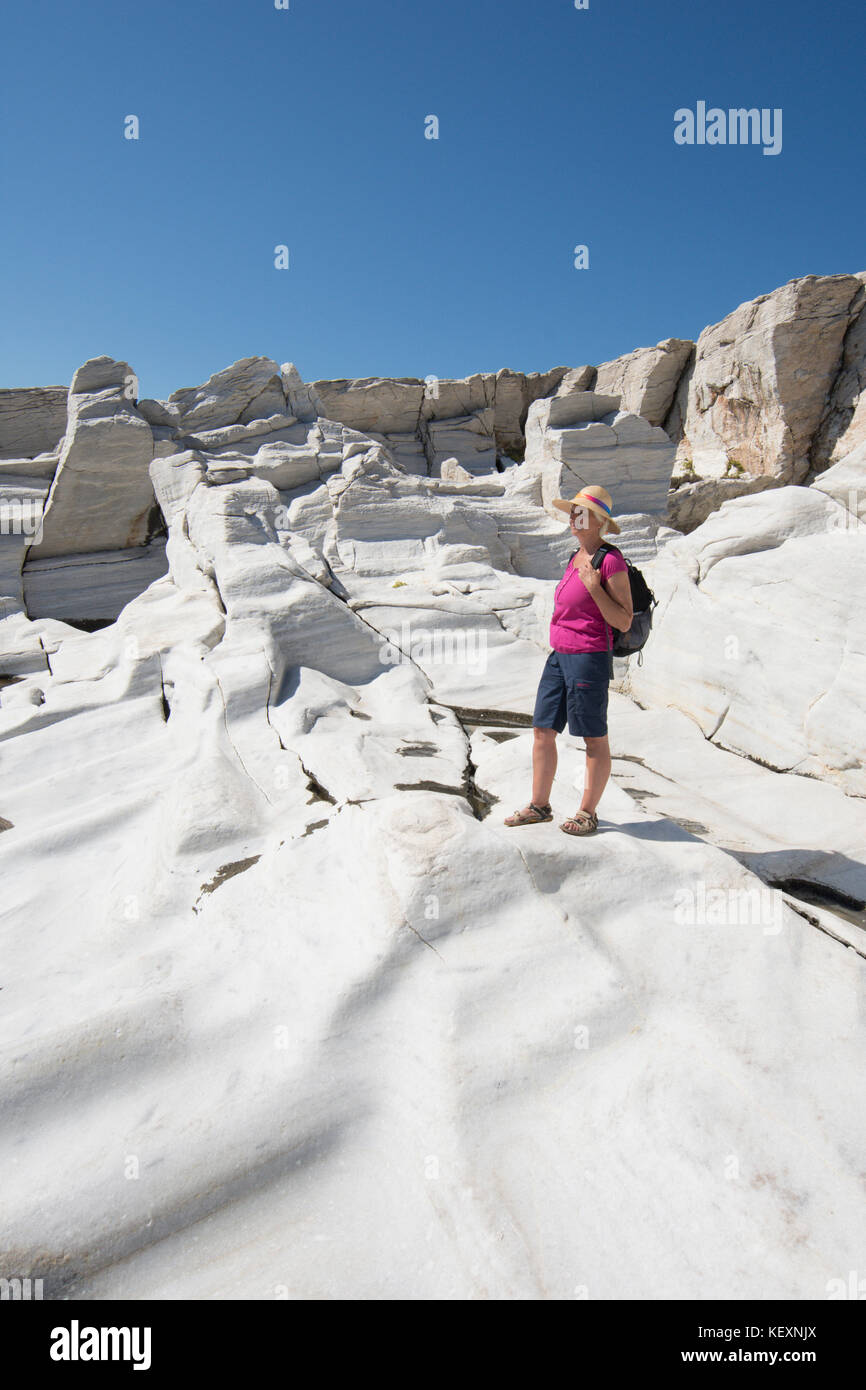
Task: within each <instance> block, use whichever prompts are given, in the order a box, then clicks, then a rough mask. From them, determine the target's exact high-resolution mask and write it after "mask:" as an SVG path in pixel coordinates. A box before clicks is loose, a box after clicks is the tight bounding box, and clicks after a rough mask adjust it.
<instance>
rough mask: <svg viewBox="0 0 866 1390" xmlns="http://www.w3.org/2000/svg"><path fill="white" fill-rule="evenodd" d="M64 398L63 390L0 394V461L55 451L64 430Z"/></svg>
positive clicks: (40, 388)
mask: <svg viewBox="0 0 866 1390" xmlns="http://www.w3.org/2000/svg"><path fill="white" fill-rule="evenodd" d="M67 394H68V393H67V389H66V387H65V386H26V387H21V388H11V389H10V388H6V389H4V390H0V459H17V458H35V457H36V455H37V454H44V453H49V452H50V451H51V450H53V449H57V448H58V446H59V444H60V441H61V440H62V438H63V434H64V431H65V429H66V397H67Z"/></svg>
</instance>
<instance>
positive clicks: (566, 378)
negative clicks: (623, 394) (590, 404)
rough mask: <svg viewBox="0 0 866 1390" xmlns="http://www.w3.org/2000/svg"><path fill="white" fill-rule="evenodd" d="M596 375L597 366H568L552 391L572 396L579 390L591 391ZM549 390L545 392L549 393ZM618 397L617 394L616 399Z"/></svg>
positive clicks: (558, 394)
mask: <svg viewBox="0 0 866 1390" xmlns="http://www.w3.org/2000/svg"><path fill="white" fill-rule="evenodd" d="M597 375H598V368H597V367H592V366H589V365H588V364H587V365H585V366H583V367H569V369H568V371H567V372H565V374H564V375H563V376H562V378H561V379H560V382H559V384H558V386H557V388H556V391H555V392H554V394H555V395H557V396H574V395H575V394H577V393H578V392H580V391H592V390H593V388H594V386H595V379H596V376H597ZM549 394H550V392H545V395H549ZM618 399H619V397H618V396H617V400H618Z"/></svg>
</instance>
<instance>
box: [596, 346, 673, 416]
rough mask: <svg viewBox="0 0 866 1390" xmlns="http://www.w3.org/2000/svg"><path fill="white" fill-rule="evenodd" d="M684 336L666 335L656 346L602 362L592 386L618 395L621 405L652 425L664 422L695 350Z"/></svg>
mask: <svg viewBox="0 0 866 1390" xmlns="http://www.w3.org/2000/svg"><path fill="white" fill-rule="evenodd" d="M694 347H695V345H694V343H693V342H691V340H690V339H686V338H665V339H664V340H663V341H662V342H660V343H657V344H656V346H655V347H646V348H637V350H636V351H635V352H629V353H626V354H625V355H624V356H623V357H616V358H614V360H613V361H612V362H602V364H601V366H600V367H599V368H598V371H597V373H596V377H595V380H594V382H593V383H592V389H593V390H594V391H596V392H598V393H599V394H600V395H608V396H618V397H619V401H620V409H621V410H627V411H629V412H630V413H631V414H632V415H642V416H643V417H644V419H645V420H649V422H650V424H651V425H663V424H664V422H665V418H666V416H667V414H668V412H669V410H670V408H671V405H672V404H673V399H674V394H675V392H676V389H677V386H678V384H679V381H680V378H681V376H682V374H683V370H684V368H685V367H686V364H687V363H688V362H689V360H690V358H691V356H692V353H693V351H694Z"/></svg>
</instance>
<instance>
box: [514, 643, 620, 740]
mask: <svg viewBox="0 0 866 1390" xmlns="http://www.w3.org/2000/svg"><path fill="white" fill-rule="evenodd" d="M609 681H610V659H609V657H608V653H607V652H554V651H551V653H550V656H549V657H548V658H547V661H546V662H545V663H544V670H543V671H542V673H541V680H540V681H539V682H538V694H537V695H536V697H535V712H534V714H533V716H532V724H533V727H534V728H536V729H555V730H556V732H557V733H558V734H561V733H562V731H563V729H564V728H565V724H566V720H568V732H569V733H570V734H574V735H575V736H576V737H577V738H604V736H605V734H606V733H607V692H608V683H609Z"/></svg>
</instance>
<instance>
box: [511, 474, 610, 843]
mask: <svg viewBox="0 0 866 1390" xmlns="http://www.w3.org/2000/svg"><path fill="white" fill-rule="evenodd" d="M553 505H554V506H555V507H559V509H560V510H561V511H564V512H568V514H569V520H570V523H571V532H572V535H573V536H576V537H577V539H578V540H579V541H580V549H579V550H578V551H577V552H576V554H575V555H574V556H573V557H572V559H571V560H570V561H569V563H568V567H567V568H566V571H565V574H564V575H563V577H562V579H561V580H560V582H559V584H558V585H557V588H556V598H555V601H554V609H553V619H552V621H551V624H550V645H551V648H552V651H551V653H550V655H549V656H548V658H547V662H546V663H545V667H544V670H543V672H542V674H541V680H540V682H539V685H538V694H537V696H536V699H535V713H534V715H533V718H532V724H533V738H534V743H533V749H532V800H531V801H530V803H529V805H528V806H524V808H523V810H522V811H515V812H514V814H513V815H511V816H508V817H507V819H506V821H505V824H506V825H535V824H537V823H539V822H541V821H549V820H553V811H552V810H551V807H550V805H549V803H548V800H547V798H548V797H549V796H550V789H551V787H552V786H553V778H554V774H555V772H556V735H557V734H558V733H559V734H561V733H562V731H563V729H564V728H565V723H566V719H567V720H568V732H569V733H570V734H574V735H576V736H577V737H580V738H583V740H584V743H585V744H586V779H585V783H584V790H583V800H582V801H581V803H580V809H579V810H577V811H575V813H574V815H573V816H570V817H569V818H568V820H565V821H563V822H562V824H561V826H560V829H561V830H564V831H565V832H566V834H568V835H591V834H592V833H593V831H595V830H597V829H598V817H597V815H596V813H595V808H596V806H597V805H598V803H599V801H600V800H601V794H602V792H603V791H604V788H605V786H606V784H607V779H608V777H609V776H610V745H609V743H608V741H607V694H608V682H609V681H610V678H611V676H612V675H613V659H612V657H611V656H610V655H609V653H610V650H611V648H612V647H613V633H612V631H611V629H612V628H618V629H619V631H620V632H627V631H628V629H629V628H630V627H631V622H632V604H631V588H630V585H629V578H628V566H627V565H626V563H625V560H624V559H623V558H622V556H621V555H619V554H613V553H612V552H610V551H608V552H607V553H606V554H605V556H604V559H603V560H602V562H601V567H600V569H598V570H596V569H593V567H592V564H591V561H592V557H593V555H594V554H595V552H596V551H597V550H598V547H599V545H600V544H601V540H602V537H603V536H605V535H607V534H609V533H612V534H613V535H619V527H618V526H617V524H616V522H615V521H614V520H613V517H612V515H611V508H612V499H611V496H610V493H609V492H607V491H606V490H605V489H604V488H603V487H597V486H595V485H594V484H593V485H592V486H587V487H585V488H583V490H582V491H581V492H579V493H578V494H577V496H576V497H572V498H571V499H570V500H567V499H566V498H555V499H554V503H553Z"/></svg>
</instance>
